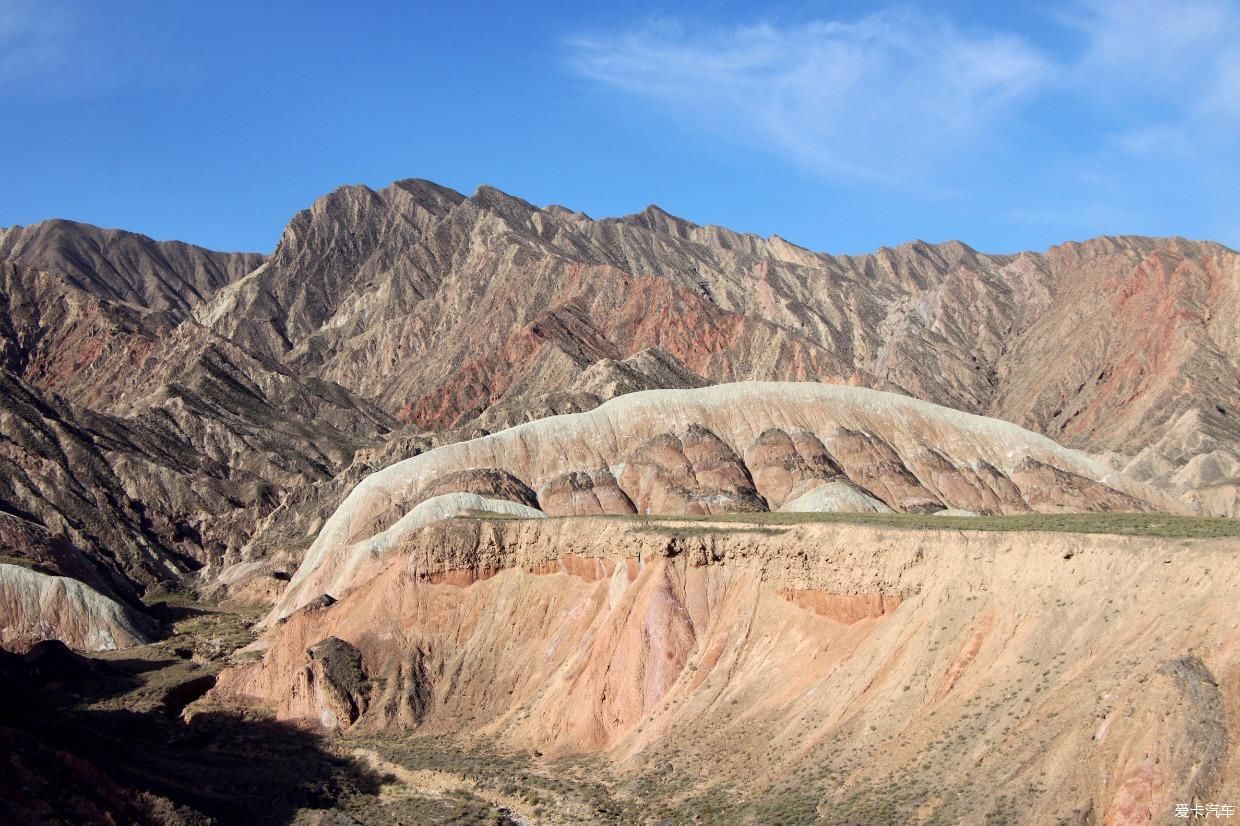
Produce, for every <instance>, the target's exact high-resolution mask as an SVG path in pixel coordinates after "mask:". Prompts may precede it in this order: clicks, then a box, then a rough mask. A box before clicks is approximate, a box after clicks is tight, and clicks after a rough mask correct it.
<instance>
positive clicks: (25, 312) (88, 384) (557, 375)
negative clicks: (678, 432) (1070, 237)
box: [0, 180, 1240, 604]
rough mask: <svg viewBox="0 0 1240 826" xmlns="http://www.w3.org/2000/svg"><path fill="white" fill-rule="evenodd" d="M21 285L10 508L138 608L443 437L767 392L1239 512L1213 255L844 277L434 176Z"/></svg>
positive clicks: (284, 542) (1208, 247)
mask: <svg viewBox="0 0 1240 826" xmlns="http://www.w3.org/2000/svg"><path fill="white" fill-rule="evenodd" d="M0 279H2V280H3V290H2V292H0V356H2V358H0V365H2V368H3V369H2V370H0V393H2V394H3V396H4V403H3V407H2V409H0V448H2V449H0V512H3V513H5V514H8V517H4V518H10V519H14V520H18V521H20V522H22V524H26V525H33V526H35V528H37V529H38V530H39V531H45V532H48V533H49V535H50V536H54V537H57V539H56V541H57V542H60V541H63V542H67V543H68V545H69V546H71V547H72V548H73V549H75V550H74V553H76V554H79V555H80V556H82V557H83V558H85V559H88V560H90V561H91V562H92V564H93V566H94V568H95V569H96V572H97V574H98V577H99V578H100V582H101V583H105V582H106V588H107V589H110V590H112V591H114V592H115V593H116V594H118V595H119V596H120V597H121V598H122V599H123V600H127V601H129V602H130V603H131V604H132V602H133V600H134V599H136V597H137V595H138V594H140V593H141V592H142V591H143V590H145V589H148V588H149V587H151V586H152V585H154V584H156V583H158V582H161V581H171V580H177V579H178V578H180V577H182V576H183V575H185V574H186V573H188V572H190V571H193V570H199V569H201V570H203V573H206V574H210V573H212V572H215V571H218V570H220V569H222V568H223V566H225V565H226V564H233V563H238V562H242V561H245V560H248V559H254V558H260V557H264V556H271V555H273V554H274V555H277V556H279V555H283V556H285V557H287V559H288V560H289V561H290V562H289V564H290V565H294V564H295V563H296V562H297V561H298V559H299V558H300V554H301V553H302V552H303V550H304V548H305V547H306V546H308V544H309V543H310V541H311V540H312V539H313V536H314V533H315V532H316V531H317V529H318V526H320V525H321V524H322V521H323V520H324V519H325V518H326V517H327V516H328V515H329V514H330V513H331V512H332V511H333V510H334V509H335V508H336V506H337V505H338V504H339V502H340V501H341V500H342V499H343V497H344V495H345V494H346V493H347V492H348V490H349V489H350V488H351V487H352V486H353V484H354V483H355V482H357V481H358V480H359V479H361V478H362V477H364V476H365V475H367V474H368V473H370V472H371V471H373V470H376V469H378V468H380V467H383V466H386V465H388V464H391V463H392V462H394V461H397V460H399V459H404V458H407V457H409V456H411V455H414V454H416V453H418V452H420V451H423V450H426V449H427V448H430V447H433V446H435V445H440V444H445V443H450V442H454V441H459V440H461V439H463V438H468V437H471V436H476V435H479V434H482V433H487V432H493V431H496V430H499V429H502V428H504V427H507V426H510V425H513V424H516V423H520V422H524V421H529V420H533V419H537V418H541V417H544V416H547V415H550V414H555V413H566V412H577V411H584V410H588V409H592V408H594V407H596V406H598V405H599V404H601V403H602V402H604V401H606V400H608V399H610V398H613V397H615V396H618V395H621V394H624V393H628V392H631V391H635V390H645V389H656V388H690V387H699V386H705V385H708V384H716V383H721V382H733V381H740V380H767V381H774V380H797V381H818V382H827V383H842V384H850V385H858V386H864V387H870V388H876V389H881V390H888V391H894V392H897V393H903V394H906V395H909V396H913V397H916V398H919V399H923V400H926V401H930V402H934V403H937V404H940V405H944V406H947V407H952V408H955V409H958V410H962V411H966V412H970V413H976V414H981V415H985V416H990V417H994V418H999V419H1005V420H1008V421H1010V422H1013V423H1016V424H1018V425H1021V426H1022V427H1025V428H1028V429H1030V430H1033V431H1036V432H1038V433H1042V434H1045V435H1047V436H1049V437H1051V438H1052V439H1055V440H1056V441H1058V442H1060V443H1062V444H1064V445H1066V446H1069V447H1075V448H1078V449H1081V450H1085V451H1088V452H1091V453H1094V454H1097V455H1099V456H1101V457H1102V458H1104V459H1105V460H1106V461H1107V462H1109V463H1110V464H1111V465H1112V466H1113V467H1115V468H1117V469H1121V470H1123V471H1124V472H1125V473H1126V474H1127V475H1129V476H1131V477H1133V478H1135V479H1137V480H1139V481H1147V482H1150V483H1152V484H1154V485H1156V486H1158V487H1161V488H1162V489H1163V490H1165V491H1166V492H1168V493H1170V494H1172V495H1175V496H1178V497H1181V498H1182V500H1183V501H1184V502H1185V503H1186V504H1187V505H1189V506H1190V507H1192V508H1195V509H1198V510H1202V511H1205V512H1214V513H1222V514H1230V515H1236V514H1237V513H1240V511H1238V510H1237V507H1238V506H1237V501H1238V500H1237V489H1238V487H1237V479H1238V477H1240V447H1238V446H1240V371H1238V370H1237V364H1238V363H1240V358H1238V356H1240V254H1237V253H1236V252H1235V251H1233V250H1230V249H1228V248H1226V247H1224V246H1222V245H1220V244H1216V243H1210V242H1201V241H1188V240H1184V239H1181V238H1144V237H1119V238H1109V237H1104V238H1097V239H1094V240H1090V241H1086V242H1083V243H1067V244H1064V245H1062V246H1058V247H1054V248H1052V249H1051V250H1049V251H1048V252H1045V253H1032V252H1028V253H1020V254H1016V255H987V254H984V253H980V252H977V251H975V250H973V249H970V248H969V247H968V246H966V245H964V244H962V243H959V242H948V243H943V244H927V243H923V242H920V241H916V242H912V243H909V244H905V245H902V246H900V247H897V248H895V249H888V248H883V249H880V250H879V251H877V252H876V253H874V254H872V255H861V256H832V255H826V254H821V253H816V252H813V251H810V250H807V249H804V248H801V247H798V246H796V245H794V244H791V243H789V242H787V241H785V240H783V239H781V238H779V237H777V236H772V237H770V238H761V237H758V236H754V235H747V234H742V233H737V232H733V231H731V230H727V229H724V228H722V227H714V226H698V225H696V224H693V223H690V222H688V221H685V220H682V219H679V218H676V217H674V216H671V215H669V214H667V213H665V212H663V211H662V210H660V209H659V208H657V207H654V206H651V207H648V208H647V209H646V210H644V211H643V212H640V213H638V214H635V215H629V216H625V217H623V218H606V219H599V220H595V219H592V218H590V217H589V216H587V215H584V214H582V213H579V212H573V211H571V210H569V209H565V208H563V207H558V206H551V207H547V208H541V209H540V208H538V207H535V206H533V205H531V204H529V203H527V202H525V201H523V200H521V199H519V198H515V197H512V196H510V195H506V194H504V193H502V192H500V191H498V190H496V189H493V188H490V187H481V188H479V189H478V191H477V192H475V193H474V194H473V195H472V196H468V197H466V196H465V195H462V194H461V193H458V192H454V191H452V190H450V189H447V188H445V187H441V186H438V185H436V184H433V183H430V182H427V181H420V180H407V181H399V182H396V183H394V184H392V185H390V186H388V187H386V188H384V189H381V190H378V191H375V190H371V189H369V188H367V187H364V186H348V187H343V188H341V189H338V190H336V191H335V192H332V193H331V194H329V195H326V196H324V197H322V198H320V199H319V200H318V201H316V202H315V203H314V204H312V205H311V206H310V207H309V208H308V209H306V210H304V211H302V212H300V213H298V214H297V215H296V216H294V217H293V219H292V221H291V222H290V223H289V225H288V227H287V228H286V229H285V231H284V234H283V237H282V238H281V239H280V241H279V244H278V245H277V247H276V249H275V251H274V252H273V253H272V254H271V255H270V256H262V255H258V254H239V253H217V252H212V251H209V250H205V249H202V248H199V247H194V246H191V245H188V244H183V243H179V242H167V243H161V242H155V241H153V240H151V239H149V238H146V237H144V236H141V235H135V234H132V233H127V232H122V231H117V230H103V229H98V228H96V227H92V226H87V225H84V224H76V223H72V222H68V221H60V220H55V221H47V222H44V223H41V224H37V225H34V226H30V227H13V228H10V229H7V230H3V231H0ZM23 530H24V529H23ZM17 533H21V535H23V536H25V535H26V533H22V532H21V531H18V532H17ZM5 535H6V534H5V533H4V532H2V531H0V537H3V536H5ZM14 535H16V534H14ZM48 541H49V542H50V541H51V540H50V539H49V540H48ZM49 547H50V546H49ZM0 554H8V555H12V554H19V551H18V550H17V549H15V548H0ZM49 554H50V552H49ZM19 555H20V554H19ZM56 558H58V557H56V555H55V554H50V555H47V556H46V559H44V560H43V561H42V563H41V564H43V565H45V566H46V567H48V569H49V570H51V571H53V572H68V571H69V570H70V569H71V568H73V565H69V564H68V563H67V562H66V563H64V564H59V565H58V564H57V563H56V562H55V559H56ZM100 587H101V588H102V587H105V585H103V584H101V585H100Z"/></svg>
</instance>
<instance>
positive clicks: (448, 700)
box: [213, 519, 1240, 823]
mask: <svg viewBox="0 0 1240 826" xmlns="http://www.w3.org/2000/svg"><path fill="white" fill-rule="evenodd" d="M1234 551H1235V548H1234V542H1232V541H1221V540H1192V541H1190V540H1172V541H1169V540H1151V539H1143V538H1136V537H1116V536H1098V535H1071V534H1038V533H1019V534H1018V533H985V532H970V531H963V532H962V531H957V530H949V531H905V530H884V529H875V528H867V527H860V526H850V525H822V524H818V525H800V526H797V527H792V528H772V527H769V526H767V527H763V526H759V525H744V524H739V525H737V524H731V525H726V526H723V528H722V529H721V528H720V527H708V528H705V529H703V527H702V526H701V525H700V524H695V523H692V522H681V523H676V522H675V521H672V522H668V523H665V524H663V525H661V526H659V527H657V528H651V526H649V525H647V526H634V525H632V524H630V523H627V522H624V521H620V520H609V519H575V520H522V521H502V520H501V521H492V520H482V521H478V520H450V521H446V522H437V523H435V524H432V525H430V526H427V527H425V528H423V529H421V530H420V531H417V532H415V533H412V534H409V535H407V536H405V537H404V538H403V539H402V541H401V543H400V546H399V548H398V549H397V550H396V551H395V552H393V553H391V554H389V555H387V556H385V557H382V558H379V559H377V560H375V561H374V565H375V567H374V569H373V571H372V573H371V576H369V577H368V578H367V579H366V580H365V581H364V582H363V583H362V584H360V585H359V586H358V587H356V588H355V589H354V590H352V591H351V592H349V593H347V594H345V595H344V596H343V598H342V599H340V600H339V601H338V602H335V603H333V604H330V605H327V606H326V607H321V608H319V609H318V610H314V611H305V612H300V613H298V614H296V615H294V616H292V617H290V618H289V619H288V621H287V622H285V623H283V624H281V625H278V626H276V627H274V628H273V630H272V632H271V634H270V637H269V640H268V647H267V649H266V651H265V653H264V655H263V658H262V660H261V661H260V662H256V663H255V664H253V665H251V666H247V667H244V668H238V669H234V670H232V671H229V672H227V673H226V674H224V675H223V677H222V678H221V680H220V682H219V684H218V685H217V688H216V689H215V694H214V697H213V699H214V700H216V701H224V702H238V701H241V702H256V703H261V704H263V705H267V706H270V707H272V708H273V709H274V710H275V711H276V713H277V715H278V716H280V717H282V718H291V719H302V720H306V721H307V722H311V723H313V724H316V725H327V726H329V727H331V728H334V729H338V730H353V731H358V732H364V733H369V734H375V733H381V732H386V733H389V734H394V733H396V732H407V731H411V730H412V731H417V732H418V733H422V734H436V735H451V736H455V737H459V738H462V739H463V740H464V741H465V742H466V743H477V744H479V745H481V744H485V745H486V747H488V748H490V747H492V746H493V745H495V744H498V745H499V746H500V747H501V748H511V749H518V750H538V751H540V752H543V753H545V754H547V755H548V756H561V755H571V754H580V753H599V752H601V753H603V754H605V755H606V756H607V758H608V762H609V764H611V765H613V766H615V767H616V770H617V771H619V772H621V773H627V772H634V773H638V772H651V771H659V769H658V768H657V767H659V766H663V765H664V764H666V765H669V766H673V767H675V769H674V771H672V770H666V771H672V774H671V775H668V774H666V773H664V774H661V775H657V780H658V782H657V783H656V785H655V786H654V787H652V788H663V789H665V788H668V787H669V785H670V784H672V782H673V781H675V786H674V787H675V789H677V790H678V791H677V792H676V793H677V794H682V793H683V794H696V793H703V792H705V791H706V790H709V789H716V790H718V789H720V788H725V789H726V788H728V787H729V784H730V785H731V788H732V789H733V792H732V793H733V794H736V795H739V798H740V799H750V800H752V799H755V798H756V799H758V800H762V799H764V797H770V798H771V800H772V801H777V800H784V802H785V803H790V801H788V800H786V799H784V798H781V797H780V796H781V795H784V796H786V795H789V794H792V796H793V797H794V798H795V801H794V802H795V803H796V805H797V806H799V807H802V808H803V809H804V813H803V814H800V815H798V817H800V818H802V819H809V820H812V819H814V817H815V816H816V814H821V813H822V812H825V811H828V809H829V810H830V811H833V812H834V813H835V814H836V816H837V817H838V815H839V813H840V812H841V811H844V812H846V811H847V810H848V807H850V806H855V807H858V809H859V810H860V809H865V808H869V809H871V810H872V809H873V808H874V807H876V806H878V804H880V803H884V804H887V805H888V806H889V808H887V809H882V811H886V812H887V814H886V817H888V818H889V819H890V820H891V821H892V822H915V821H916V820H918V819H922V820H927V819H931V818H932V817H933V818H935V819H936V820H935V822H938V821H941V822H969V821H972V820H979V819H984V817H985V816H986V815H987V814H989V813H992V812H994V811H999V809H1000V808H1001V807H1002V806H1003V805H1007V806H1009V807H1015V806H1019V817H1015V813H1016V810H1015V809H1011V808H1009V809H1006V810H1003V812H1001V813H1002V814H1005V815H1012V816H1014V817H1015V819H1017V820H1020V821H1021V822H1031V823H1055V822H1061V821H1067V822H1099V823H1112V822H1114V823H1119V822H1131V819H1132V818H1133V817H1135V816H1136V815H1135V814H1134V813H1137V812H1142V813H1145V812H1156V813H1157V812H1164V813H1166V815H1167V817H1170V816H1171V812H1172V809H1173V805H1174V804H1175V803H1176V802H1182V801H1184V800H1192V799H1200V800H1220V799H1230V798H1231V796H1234V795H1235V794H1236V793H1237V792H1240V788H1238V787H1237V779H1238V778H1240V752H1238V751H1237V749H1236V746H1235V743H1234V742H1233V739H1232V738H1230V737H1229V735H1228V734H1227V732H1228V731H1229V730H1230V725H1231V723H1230V720H1231V715H1232V713H1233V710H1234V709H1235V708H1236V704H1237V701H1238V698H1237V691H1238V690H1240V652H1238V651H1237V649H1236V646H1235V645H1234V644H1233V643H1234V639H1233V638H1234V636H1235V623H1236V615H1235V608H1234V606H1235V604H1236V600H1237V599H1240V573H1238V572H1237V569H1236V566H1235V565H1234V564H1232V562H1233V561H1234ZM325 650H329V651H331V652H334V654H333V656H334V657H335V659H336V661H337V665H336V669H335V672H334V673H335V675H336V676H334V677H333V676H331V673H330V669H328V668H327V666H326V665H325V664H324V655H323V652H324V651H325ZM789 790H795V794H793V793H792V792H790V791H789ZM1002 800H1007V801H1011V802H1009V803H1007V804H1003V803H1002V802H1001V801H1002ZM773 805H774V804H773ZM781 805H782V804H781ZM880 808H881V807H880ZM797 811H800V809H798V810H797ZM785 816H786V815H785ZM842 822H845V821H842Z"/></svg>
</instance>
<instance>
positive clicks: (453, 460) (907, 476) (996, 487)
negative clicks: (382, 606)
mask: <svg viewBox="0 0 1240 826" xmlns="http://www.w3.org/2000/svg"><path fill="white" fill-rule="evenodd" d="M824 492H825V493H827V495H826V496H822V494H823V493H824ZM459 493H469V494H478V495H481V496H484V497H487V498H488V500H494V501H498V502H504V503H507V502H516V503H519V504H521V505H523V506H527V507H536V508H539V509H540V510H541V511H544V512H546V513H548V514H552V515H562V514H568V515H575V514H592V513H611V514H626V513H647V514H648V513H654V514H685V513H688V514H708V513H733V512H738V511H739V512H745V511H766V510H778V509H781V508H788V509H793V510H804V509H813V510H827V511H832V510H843V511H849V510H858V509H861V510H875V509H883V510H886V509H893V510H899V511H911V512H926V513H933V512H936V511H942V510H946V509H960V510H967V511H971V512H976V513H1028V512H1031V511H1034V512H1052V513H1053V512H1063V511H1069V512H1071V511H1112V510H1118V511H1141V510H1159V509H1174V508H1175V505H1174V504H1173V503H1172V501H1171V500H1169V499H1167V498H1165V497H1162V496H1160V495H1159V494H1157V493H1156V492H1154V491H1153V490H1152V489H1149V488H1147V487H1146V486H1144V485H1142V484H1140V483H1136V482H1133V481H1132V480H1130V479H1127V478H1125V477H1124V476H1122V475H1121V474H1118V473H1116V472H1114V471H1112V470H1110V469H1108V468H1106V467H1105V466H1103V465H1101V464H1099V463H1098V462H1095V461H1092V460H1090V459H1089V458H1088V457H1087V456H1085V455H1084V454H1081V453H1078V452H1076V451H1072V450H1067V449H1064V448H1062V447H1060V446H1059V445H1057V444H1055V443H1054V442H1052V441H1051V440H1050V439H1047V438H1045V437H1043V436H1039V435H1037V434H1035V433H1031V432H1029V431H1027V430H1022V429H1021V428H1019V427H1017V426H1015V425H1013V424H1011V423H1008V422H1003V421H999V420H996V419H987V418H984V417H980V416H972V415H969V414H967V413H961V412H959V411H955V410H950V409H948V408H944V407H939V406H937V405H932V404H927V403H926V402H921V401H917V400H915V399H910V398H908V397H907V396H901V395H897V394H894V393H882V392H879V391H874V390H866V389H863V388H857V387H841V386H838V385H822V384H815V383H808V382H803V383H791V382H785V383H757V382H751V383H740V384H728V385H717V386H714V387H707V388H700V389H695V390H651V391H646V392H639V393H631V394H628V395H625V396H621V397H620V398H617V399H613V400H612V401H610V402H608V403H606V404H604V405H602V406H601V407H598V408H596V409H595V410H592V411H590V412H587V413H578V414H572V415H565V416H553V417H551V418H547V419H540V420H538V421H536V422H530V423H528V424H524V425H519V426H517V427H514V428H511V429H508V430H505V431H501V432H500V433H497V434H494V435H491V436H485V437H483V438H479V439H473V440H470V441H466V442H460V443H457V444H452V445H447V446H444V447H439V448H436V449H434V450H431V451H428V452H426V453H422V454H420V455H418V456H416V457H414V458H411V459H407V460H405V461H403V462H398V463H396V464H394V465H391V466H389V467H387V468H385V469H383V470H381V471H379V472H376V473H373V474H371V475H370V476H367V477H366V478H365V479H364V480H362V481H361V482H360V483H359V484H358V485H357V486H356V487H355V488H354V489H353V491H352V492H351V493H350V494H349V495H348V497H347V498H346V499H345V500H344V502H343V504H341V506H340V508H339V509H337V511H336V512H335V513H334V514H332V516H331V518H330V519H328V520H327V522H326V524H324V526H323V529H322V530H321V531H320V532H319V534H318V537H317V538H316V539H315V541H314V544H313V545H312V546H311V547H310V550H309V551H308V552H307V554H306V556H305V559H304V561H303V562H302V565H301V567H300V568H299V569H298V571H297V573H296V574H295V575H294V577H293V579H292V581H291V582H290V584H289V588H288V590H287V591H286V592H285V594H284V596H283V597H282V598H281V601H280V603H279V605H278V606H277V608H276V612H275V616H285V615H287V614H288V613H289V612H290V611H292V610H295V609H296V608H299V607H301V606H302V605H305V604H306V603H307V602H309V601H310V600H313V599H315V598H316V597H318V596H319V595H320V594H323V593H327V594H330V595H331V596H333V597H339V596H340V595H341V594H342V593H343V592H345V591H346V590H347V589H348V588H350V587H353V586H355V585H356V584H357V583H358V582H360V581H364V577H365V573H364V572H366V571H367V570H368V568H369V567H371V566H372V565H373V561H374V559H375V558H376V555H378V554H381V553H382V552H383V551H385V550H387V549H390V548H391V547H393V546H394V545H395V544H396V543H398V542H399V541H400V539H401V536H402V535H403V534H404V533H407V532H408V531H410V530H412V529H413V528H416V527H418V526H419V525H420V524H422V522H423V518H422V517H421V515H420V512H419V508H420V507H421V506H422V505H423V504H427V503H429V502H430V501H434V500H435V498H436V497H444V496H445V495H447V494H459ZM809 496H815V497H817V500H816V501H815V502H814V503H813V504H812V505H808V506H801V503H804V502H805V501H806V499H807V497H809ZM471 507H475V508H477V507H480V506H479V505H477V504H475V505H472V506H471ZM483 507H485V506H483ZM445 515H447V514H445Z"/></svg>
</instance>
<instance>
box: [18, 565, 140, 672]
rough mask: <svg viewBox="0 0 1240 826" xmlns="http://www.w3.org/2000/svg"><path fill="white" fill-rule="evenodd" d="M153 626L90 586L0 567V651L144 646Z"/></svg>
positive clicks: (71, 580) (60, 578)
mask: <svg viewBox="0 0 1240 826" xmlns="http://www.w3.org/2000/svg"><path fill="white" fill-rule="evenodd" d="M154 630H155V627H154V623H152V622H150V621H149V620H146V618H144V617H140V616H135V615H134V614H133V613H132V612H131V611H130V610H128V609H127V608H126V607H125V606H123V605H121V604H120V603H118V602H116V601H115V600H113V599H110V598H108V597H106V596H104V595H103V594H101V593H99V592H98V591H96V590H94V589H93V588H91V587H90V586H89V585H87V584H85V583H83V582H79V581H78V580H76V579H70V578H68V577H62V576H52V575H49V574H43V573H39V572H38V571H35V570H33V569H30V568H26V567H23V566H21V565H7V564H3V563H0V648H9V649H11V648H23V647H26V646H29V645H32V644H33V643H36V642H38V641H40V640H60V641H62V642H64V643H65V644H66V645H69V646H72V647H73V648H77V649H80V650H83V651H112V650H115V649H117V648H127V647H129V646H131V645H138V644H141V643H144V642H149V641H150V639H151V635H152V634H153V632H154Z"/></svg>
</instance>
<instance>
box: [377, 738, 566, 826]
mask: <svg viewBox="0 0 1240 826" xmlns="http://www.w3.org/2000/svg"><path fill="white" fill-rule="evenodd" d="M353 756H354V757H356V758H358V759H359V760H362V761H364V762H365V763H366V764H367V765H368V766H370V768H372V769H374V770H375V771H378V772H383V773H386V774H390V775H392V776H393V777H395V778H396V779H397V780H398V781H400V783H401V785H403V786H406V787H408V789H409V791H411V792H416V793H417V794H421V795H435V796H437V797H442V796H445V795H449V794H451V793H452V792H457V791H465V792H469V793H470V794H472V795H474V796H475V797H477V798H479V799H481V800H485V801H486V802H487V803H490V804H491V805H492V806H494V807H495V808H497V809H499V810H500V811H502V812H504V813H505V814H506V815H507V816H508V817H509V818H510V819H511V820H512V822H513V823H516V824H518V826H534V824H536V823H538V824H566V826H567V824H576V823H582V822H586V821H583V820H582V815H583V814H585V813H584V812H579V811H575V807H573V808H570V807H569V806H568V805H567V804H566V803H565V802H563V801H558V805H556V806H553V807H547V809H544V810H543V811H541V812H539V814H538V815H537V817H536V816H535V815H534V812H533V807H532V806H530V805H529V803H527V802H526V801H524V800H522V799H520V798H518V797H514V796H511V795H505V794H502V793H500V792H498V791H496V790H495V789H491V788H487V787H486V786H482V785H479V784H478V782H477V781H475V780H472V779H470V778H466V777H462V776H461V775H458V774H452V773H450V772H442V771H434V770H430V769H407V768H405V767H404V766H401V765H400V764H399V763H393V762H392V761H390V760H387V759H386V758H384V757H383V756H382V755H380V754H379V753H378V752H376V751H374V750H373V749H362V748H358V749H354V750H353ZM400 793H401V792H399V791H393V790H389V789H387V788H385V789H384V791H383V792H382V793H380V799H385V798H386V799H391V798H392V797H393V796H399V795H400Z"/></svg>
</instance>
